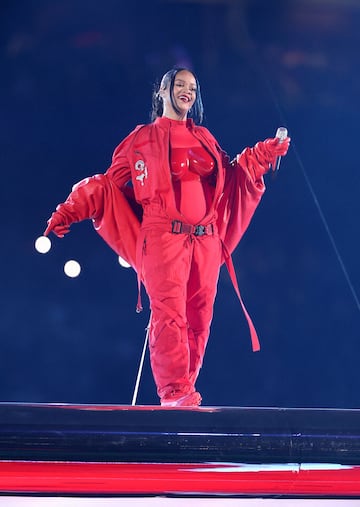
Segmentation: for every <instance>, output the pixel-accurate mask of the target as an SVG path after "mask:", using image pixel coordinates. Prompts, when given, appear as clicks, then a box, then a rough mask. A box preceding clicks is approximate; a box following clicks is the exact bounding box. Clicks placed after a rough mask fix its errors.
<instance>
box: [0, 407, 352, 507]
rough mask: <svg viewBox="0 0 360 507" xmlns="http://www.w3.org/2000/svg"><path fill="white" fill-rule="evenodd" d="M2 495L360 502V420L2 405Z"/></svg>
mask: <svg viewBox="0 0 360 507" xmlns="http://www.w3.org/2000/svg"><path fill="white" fill-rule="evenodd" d="M1 492H2V494H3V495H6V494H11V495H18V494H22V495H24V494H40V495H59V494H60V495H61V494H64V495H68V496H69V495H70V496H71V495H74V494H75V495H88V496H90V497H91V496H96V495H100V496H101V495H103V496H118V495H123V496H124V495H125V496H127V497H129V499H130V497H131V496H133V495H136V496H146V495H149V496H150V497H156V496H159V495H160V496H161V497H169V496H174V495H175V496H177V495H180V496H181V497H184V496H189V495H192V496H193V497H196V498H198V499H200V498H201V497H204V496H206V497H207V498H208V500H210V498H213V497H217V498H219V497H223V498H224V497H228V498H227V499H229V497H233V498H235V497H237V499H239V498H240V497H246V496H252V497H253V496H257V497H261V498H268V499H270V497H273V496H277V497H287V498H290V497H307V498H328V499H330V498H333V499H334V498H338V499H340V498H341V497H346V498H360V411H359V410H339V409H289V408H255V407H248V408H246V407H199V408H195V409H189V408H162V407H159V406H135V407H133V406H124V405H70V404H29V403H24V404H22V403H1V404H0V493H1ZM0 500H1V497H0ZM104 505H105V504H104ZM147 505H150V503H148V504H147ZM359 505H360V504H359Z"/></svg>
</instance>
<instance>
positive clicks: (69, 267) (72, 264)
mask: <svg viewBox="0 0 360 507" xmlns="http://www.w3.org/2000/svg"><path fill="white" fill-rule="evenodd" d="M80 271H81V266H80V264H79V263H78V262H77V261H74V260H71V261H67V262H65V265H64V273H65V275H66V276H68V277H70V278H76V277H77V276H79V275H80Z"/></svg>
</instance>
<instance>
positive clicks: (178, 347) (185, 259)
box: [142, 227, 221, 398]
mask: <svg viewBox="0 0 360 507" xmlns="http://www.w3.org/2000/svg"><path fill="white" fill-rule="evenodd" d="M161 229H162V228H160V229H157V228H156V227H152V228H149V229H147V230H146V232H145V239H144V247H143V253H142V275H143V281H144V285H145V288H146V291H147V294H148V296H149V299H150V307H151V312H152V317H151V326H150V340H149V347H150V361H151V367H152V372H153V376H154V380H155V383H156V386H157V392H158V395H159V397H160V398H164V397H166V396H167V395H169V394H170V393H172V392H175V391H179V392H180V393H183V394H188V393H191V392H194V391H195V382H196V379H197V377H198V374H199V370H200V368H201V365H202V361H203V357H204V353H205V348H206V344H207V341H208V337H209V332H210V324H211V320H212V316H213V305H214V300H215V296H216V290H217V282H218V277H219V269H220V264H221V242H220V239H219V237H218V235H217V233H215V234H214V235H203V236H194V235H193V234H183V233H181V234H173V233H171V232H168V231H164V230H161Z"/></svg>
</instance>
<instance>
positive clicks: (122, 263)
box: [118, 255, 131, 268]
mask: <svg viewBox="0 0 360 507" xmlns="http://www.w3.org/2000/svg"><path fill="white" fill-rule="evenodd" d="M118 261H119V264H120V266H122V267H123V268H131V266H130V264H129V263H128V262H126V260H125V259H123V258H122V257H120V255H119V257H118Z"/></svg>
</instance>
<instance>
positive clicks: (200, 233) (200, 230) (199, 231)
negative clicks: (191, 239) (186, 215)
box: [194, 225, 206, 236]
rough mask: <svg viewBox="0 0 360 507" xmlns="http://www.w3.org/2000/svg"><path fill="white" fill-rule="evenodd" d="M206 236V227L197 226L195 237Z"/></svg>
mask: <svg viewBox="0 0 360 507" xmlns="http://www.w3.org/2000/svg"><path fill="white" fill-rule="evenodd" d="M204 234H206V227H205V225H195V231H194V236H204Z"/></svg>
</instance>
